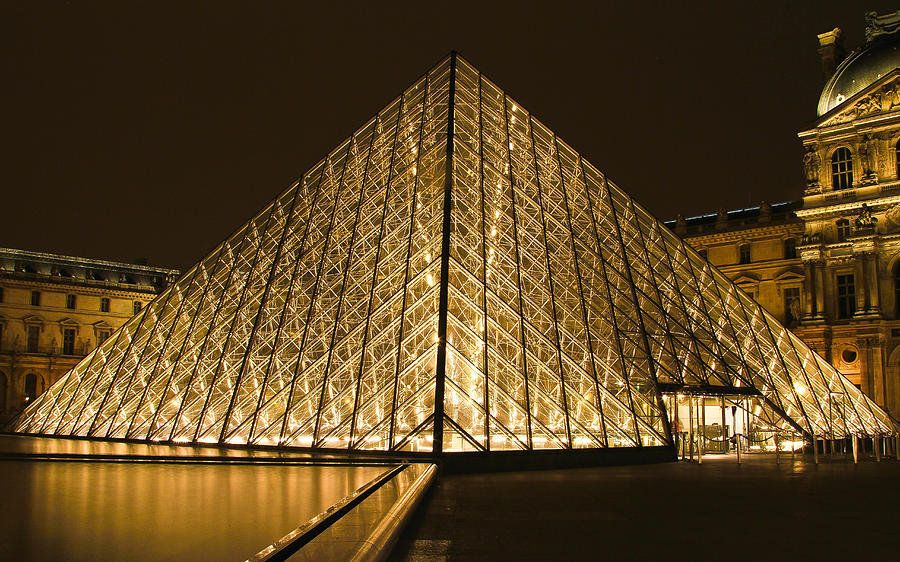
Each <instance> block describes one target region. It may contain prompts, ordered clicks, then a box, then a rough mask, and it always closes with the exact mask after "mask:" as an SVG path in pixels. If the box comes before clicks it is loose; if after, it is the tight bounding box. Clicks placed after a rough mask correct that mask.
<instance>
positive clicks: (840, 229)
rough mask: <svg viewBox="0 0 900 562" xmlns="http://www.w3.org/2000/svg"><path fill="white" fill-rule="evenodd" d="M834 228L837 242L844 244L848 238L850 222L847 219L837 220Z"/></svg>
mask: <svg viewBox="0 0 900 562" xmlns="http://www.w3.org/2000/svg"><path fill="white" fill-rule="evenodd" d="M834 226H835V228H836V229H837V239H838V242H846V241H847V238H850V221H849V220H847V219H838V221H837V222H836V223H834Z"/></svg>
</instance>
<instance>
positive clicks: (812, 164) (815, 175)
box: [803, 146, 819, 186]
mask: <svg viewBox="0 0 900 562" xmlns="http://www.w3.org/2000/svg"><path fill="white" fill-rule="evenodd" d="M803 171H804V172H805V173H806V183H807V185H809V186H814V185H817V184H818V183H819V153H818V152H817V151H816V149H815V147H813V146H810V147H808V148H807V149H806V152H804V153H803Z"/></svg>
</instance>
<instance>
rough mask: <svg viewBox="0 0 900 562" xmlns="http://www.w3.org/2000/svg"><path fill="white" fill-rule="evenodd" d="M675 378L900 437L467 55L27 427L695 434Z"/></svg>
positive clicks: (96, 360) (377, 436) (274, 207)
mask: <svg viewBox="0 0 900 562" xmlns="http://www.w3.org/2000/svg"><path fill="white" fill-rule="evenodd" d="M451 84H452V85H453V88H452V91H453V97H452V100H451ZM451 108H452V134H450V135H448V129H449V128H450V127H451V117H450V115H451ZM448 142H451V143H452V145H451V146H450V147H448V145H447V143H448ZM448 148H449V150H448ZM448 158H449V160H448ZM448 166H449V169H448ZM448 172H449V173H448ZM448 180H449V181H448ZM448 189H449V190H450V191H449V195H450V202H451V205H450V207H449V208H446V209H445V195H447V190H448ZM448 213H449V214H448ZM445 219H447V222H446V224H449V228H445V227H444V225H445ZM444 248H448V249H449V253H448V254H445V253H444ZM442 265H444V266H445V269H442ZM442 291H446V292H445V293H444V294H445V295H446V306H445V307H442V306H441V298H440V296H441V294H442ZM442 319H443V320H444V321H445V325H446V341H441V338H440V334H439V331H440V326H441V321H442ZM439 352H440V353H439ZM441 354H443V355H441ZM439 357H443V358H444V359H443V363H442V365H441V366H439V361H438V359H439ZM665 384H668V385H675V386H678V387H681V386H684V385H687V386H696V387H701V386H702V387H707V388H709V387H716V386H718V387H728V388H749V389H752V390H754V391H755V392H757V393H758V395H757V398H755V403H754V406H753V415H754V416H756V417H758V418H759V419H760V420H762V422H763V423H764V424H767V426H771V427H773V428H781V429H786V430H787V429H789V430H803V431H806V432H808V433H815V434H818V435H828V436H842V435H847V434H850V433H864V434H870V435H871V434H878V433H889V432H893V431H894V428H893V425H892V423H891V421H890V419H889V417H888V416H887V415H886V414H885V413H884V412H883V411H882V410H881V409H879V408H878V407H877V406H876V405H875V404H873V403H872V402H871V401H870V400H869V399H868V398H866V397H865V396H864V395H863V394H862V393H860V392H859V391H858V390H857V389H856V388H855V387H854V386H853V385H852V384H850V383H849V382H848V381H847V380H846V379H845V378H843V377H842V376H841V375H840V374H839V373H838V372H837V371H835V370H834V369H833V368H832V367H831V366H830V365H828V364H827V363H826V362H825V361H824V360H823V359H822V358H821V357H819V356H818V355H817V354H815V353H813V352H812V351H811V350H810V349H809V348H808V347H806V346H805V345H804V344H803V343H802V342H801V341H800V340H799V339H797V338H796V337H794V336H793V335H792V334H791V333H790V332H788V331H786V330H785V329H784V328H783V327H782V326H780V325H779V324H778V323H777V322H776V321H775V320H774V319H773V318H772V317H771V316H769V315H768V314H767V313H766V312H765V311H763V310H762V309H761V308H760V307H759V306H758V305H757V304H756V303H755V302H754V301H752V300H751V299H750V298H749V297H747V296H746V295H745V294H744V293H742V292H741V291H740V290H738V289H737V288H736V287H735V286H734V285H733V284H732V283H731V282H730V281H728V280H727V279H726V278H725V277H724V276H723V275H722V274H720V273H719V272H718V271H716V270H715V269H713V268H712V267H711V266H710V265H709V264H708V263H707V262H706V261H705V260H704V259H703V258H701V257H700V256H699V255H698V254H697V253H695V252H693V251H692V250H690V249H688V248H687V247H686V246H685V245H684V244H683V243H682V242H681V241H680V240H679V239H678V238H676V237H675V236H674V235H673V234H671V233H670V232H669V231H668V230H667V229H665V228H664V227H662V226H661V224H660V223H659V221H657V220H656V219H654V218H653V217H651V216H650V215H649V214H648V213H646V212H645V211H644V210H643V209H641V208H640V207H639V206H638V205H636V204H635V203H634V202H633V201H632V200H631V199H630V198H629V197H627V196H626V195H625V194H624V193H623V192H622V191H620V190H619V189H618V188H617V187H615V186H614V185H612V183H610V182H608V181H607V179H606V178H605V177H604V175H603V174H602V173H601V172H599V171H598V170H596V169H595V168H594V167H593V166H591V165H590V164H589V163H588V162H587V161H585V160H584V159H583V158H582V157H581V156H580V155H579V154H578V153H576V152H575V151H574V150H573V149H571V148H570V147H568V146H567V145H566V144H565V143H563V142H562V141H561V140H560V139H558V138H557V137H556V136H555V135H554V134H553V132H551V131H550V130H549V129H547V128H546V127H544V126H543V125H542V124H541V123H540V122H538V121H537V120H536V119H534V118H533V117H532V116H531V115H530V114H529V113H528V112H527V111H526V110H525V109H524V108H522V107H521V106H520V105H518V104H515V103H514V102H513V101H512V100H511V99H510V98H509V97H508V96H506V95H505V94H504V93H503V92H502V91H501V90H500V89H499V88H497V87H496V86H495V85H494V84H493V83H491V82H490V81H488V80H487V79H485V78H484V77H483V76H481V75H480V74H479V73H478V71H477V70H476V69H474V68H473V67H471V66H470V65H469V64H468V63H466V62H465V61H464V60H462V59H456V60H455V63H454V62H453V61H452V60H451V59H448V60H445V61H444V62H442V63H440V64H439V65H437V66H436V67H435V68H433V69H432V70H430V71H429V72H428V73H427V75H426V76H424V77H422V78H421V79H420V80H418V81H417V82H416V83H415V84H413V85H412V86H411V87H410V88H408V89H407V90H406V91H405V92H404V93H403V95H402V96H401V97H399V98H398V99H396V100H394V101H393V102H391V103H390V104H389V105H388V106H387V107H386V108H384V109H383V110H382V111H380V112H379V113H378V115H377V116H376V117H375V118H373V119H371V120H370V121H369V122H367V123H366V124H365V125H364V126H363V127H362V128H360V129H359V130H358V131H357V132H356V133H355V134H354V135H353V136H352V137H351V138H350V139H347V140H346V141H345V142H344V143H342V144H341V145H340V146H338V147H337V148H336V149H335V150H334V151H332V152H331V154H329V155H328V157H327V158H325V159H324V160H323V161H322V162H320V163H319V164H317V165H316V166H315V167H314V168H313V169H311V170H309V171H308V172H307V173H306V174H304V176H303V178H302V179H301V180H300V181H298V182H297V183H296V184H295V185H293V186H291V187H290V188H289V189H288V190H287V191H286V192H284V193H283V194H281V195H280V196H279V197H277V198H276V199H275V200H274V201H273V202H272V203H271V204H270V205H268V206H267V207H266V208H265V209H263V211H262V212H260V213H259V214H258V215H256V216H255V217H254V218H253V219H252V220H251V221H250V222H248V223H247V225H245V227H244V228H243V229H241V230H240V231H239V232H237V233H236V234H234V235H233V236H232V237H231V238H229V239H228V240H226V241H225V242H223V243H222V245H221V246H219V247H218V248H217V249H216V250H215V251H214V252H212V253H211V254H210V255H209V256H207V257H206V258H205V259H204V260H202V261H201V262H200V263H199V264H197V265H196V266H195V267H194V268H193V269H191V270H190V271H189V272H188V273H186V274H185V275H184V276H183V277H182V278H181V279H180V280H179V281H178V282H177V283H175V284H174V285H173V286H172V287H171V288H170V289H168V290H167V291H165V292H164V293H162V294H161V295H160V296H159V297H158V298H157V299H156V300H154V301H153V302H152V303H151V304H150V305H149V306H147V307H146V308H145V309H144V310H143V311H142V312H141V313H140V314H139V315H137V316H135V317H134V318H133V319H132V320H131V321H129V322H128V323H127V324H126V325H125V326H124V327H123V328H122V329H121V330H119V331H118V332H117V333H116V334H115V335H114V336H113V337H110V338H109V339H107V340H106V341H105V342H104V343H103V344H102V345H101V346H100V347H99V348H98V349H97V350H95V351H94V352H93V353H91V354H90V355H89V356H88V357H86V358H85V359H84V360H83V361H82V362H81V363H80V364H79V365H78V366H77V367H75V368H74V369H73V370H72V371H71V372H70V373H68V374H67V375H66V376H65V377H64V378H63V379H61V380H60V381H59V382H58V383H57V384H56V385H54V386H53V387H52V388H51V389H50V390H49V391H47V392H46V393H44V394H43V395H42V396H40V397H39V399H38V400H36V401H35V403H33V404H32V405H31V406H30V407H29V408H28V409H27V411H26V412H25V413H24V414H23V415H22V416H21V417H20V418H19V420H18V421H17V422H16V425H15V430H17V431H20V432H29V433H44V434H54V435H80V436H94V437H108V438H128V439H143V440H150V441H173V442H178V443H189V442H200V443H229V444H251V445H283V446H300V447H322V448H351V449H379V450H390V449H400V450H410V451H431V450H434V449H437V448H439V449H440V450H442V451H447V452H453V451H477V450H504V449H561V448H591V447H634V446H641V445H644V446H646V445H662V444H666V443H669V442H671V438H670V435H669V430H668V427H667V421H666V420H667V414H666V411H665V406H664V401H663V399H662V396H661V393H660V388H661V385H665ZM801 389H802V390H801ZM835 392H836V393H838V394H839V395H840V396H842V397H843V398H842V400H841V402H840V404H839V405H838V403H837V402H836V401H833V400H829V397H830V396H831V393H835ZM441 395H442V396H443V400H439V399H437V398H436V397H438V396H441ZM829 405H831V407H829ZM435 436H438V441H437V442H436V441H435Z"/></svg>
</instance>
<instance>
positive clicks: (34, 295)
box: [31, 291, 41, 306]
mask: <svg viewBox="0 0 900 562" xmlns="http://www.w3.org/2000/svg"><path fill="white" fill-rule="evenodd" d="M31 306H41V292H40V291H31Z"/></svg>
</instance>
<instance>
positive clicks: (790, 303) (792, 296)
mask: <svg viewBox="0 0 900 562" xmlns="http://www.w3.org/2000/svg"><path fill="white" fill-rule="evenodd" d="M799 320H800V287H788V288H786V289H785V290H784V325H785V326H792V325H793V324H794V323H795V322H797V321H799Z"/></svg>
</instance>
